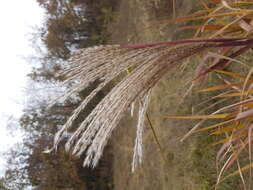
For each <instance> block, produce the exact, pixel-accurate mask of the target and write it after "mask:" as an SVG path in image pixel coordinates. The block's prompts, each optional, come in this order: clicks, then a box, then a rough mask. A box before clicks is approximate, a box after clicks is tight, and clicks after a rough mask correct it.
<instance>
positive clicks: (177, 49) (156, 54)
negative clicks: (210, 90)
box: [54, 43, 210, 170]
mask: <svg viewBox="0 0 253 190" xmlns="http://www.w3.org/2000/svg"><path fill="white" fill-rule="evenodd" d="M206 47H210V44H207V43H200V44H186V45H185V44H184V45H176V46H174V47H171V46H168V45H158V46H151V47H143V48H122V47H121V46H119V45H106V46H96V47H93V48H87V49H82V50H80V51H79V52H78V53H77V54H76V55H75V56H73V57H72V58H71V60H70V61H69V64H68V66H67V68H66V69H65V70H64V71H63V72H62V74H64V75H66V76H67V77H68V78H67V80H66V81H65V83H71V82H72V83H73V84H74V85H73V87H72V88H71V89H70V90H69V91H68V92H66V95H65V96H63V97H62V98H61V99H62V100H65V99H66V98H68V96H69V95H71V94H73V93H76V92H79V91H81V90H83V89H85V88H86V87H88V86H89V85H90V84H91V83H92V82H94V81H96V80H99V81H100V83H99V85H98V86H97V87H96V88H95V89H94V90H93V91H92V92H91V93H90V94H89V95H88V96H87V97H86V99H84V100H83V102H82V103H81V104H80V105H79V107H78V108H77V109H76V110H74V112H73V115H72V116H71V117H70V118H69V119H68V121H67V122H66V124H65V125H64V126H63V127H62V128H61V130H60V131H59V132H58V133H57V134H56V136H55V142H54V146H55V148H57V145H58V143H59V142H60V140H61V138H62V137H63V134H64V132H65V131H68V130H69V129H70V127H71V126H72V124H73V121H75V119H76V118H77V117H78V115H79V114H80V113H81V111H82V110H83V109H84V108H85V107H86V105H87V104H88V103H89V101H90V100H91V99H92V98H93V97H94V96H95V95H96V94H97V93H98V92H99V91H100V90H101V89H103V88H104V87H105V86H106V85H107V84H108V83H109V82H110V81H112V80H113V79H115V78H116V77H118V76H123V77H121V80H119V81H118V82H117V84H116V85H115V86H114V87H113V88H112V90H111V91H110V92H109V93H108V94H107V95H106V96H105V97H104V98H103V99H102V100H101V101H100V103H99V104H98V105H97V106H96V107H95V108H94V110H93V111H92V112H91V113H90V114H89V115H88V117H87V118H86V119H85V120H84V121H83V122H82V123H81V124H80V126H79V127H78V129H77V130H76V131H75V132H74V133H73V135H72V136H71V137H70V139H69V140H68V142H67V143H66V149H67V150H68V151H71V152H72V153H73V154H74V155H77V156H80V155H82V154H86V157H85V160H84V166H92V167H95V166H96V164H97V163H98V161H99V158H100V157H101V155H102V153H103V150H104V147H105V145H106V144H107V141H108V139H109V137H110V136H111V134H112V131H113V130H114V129H115V128H116V127H117V125H118V123H119V121H120V119H121V118H122V117H123V115H124V113H125V112H126V111H127V110H128V109H129V107H130V106H131V105H132V104H133V103H134V102H139V120H138V124H137V135H136V141H135V147H134V156H133V163H132V170H134V169H135V168H136V167H137V165H138V163H141V160H142V152H143V150H142V134H143V131H144V118H145V114H146V112H147V108H148V102H149V96H150V91H151V88H152V87H154V86H155V84H157V82H158V81H159V79H161V78H162V77H163V75H164V74H165V73H167V72H168V71H169V70H170V69H171V68H172V67H173V66H175V65H177V64H178V62H180V61H182V59H184V58H186V57H189V56H191V55H193V54H195V53H198V52H200V51H201V50H203V49H205V48H206ZM128 68H131V70H132V71H131V72H130V73H129V74H126V70H127V69H128Z"/></svg>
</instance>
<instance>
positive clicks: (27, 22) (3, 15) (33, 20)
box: [0, 0, 44, 176]
mask: <svg viewBox="0 0 253 190" xmlns="http://www.w3.org/2000/svg"><path fill="white" fill-rule="evenodd" d="M43 16H44V15H43V10H42V8H40V7H39V6H38V4H37V3H36V0H24V1H21V0H11V1H8V0H7V1H1V4H0V24H1V30H0V51H1V60H0V62H1V69H0V87H1V92H0V139H1V140H0V176H1V175H2V174H3V171H4V164H5V160H4V159H3V157H2V155H1V154H2V153H3V152H4V151H6V150H7V148H8V147H10V146H11V145H12V144H13V143H15V142H18V140H19V139H20V135H19V134H16V136H10V135H8V132H7V130H6V124H7V120H8V119H9V117H10V116H13V117H15V118H18V117H19V116H20V115H21V113H22V109H23V105H22V102H24V98H25V97H24V95H23V91H24V88H25V85H26V80H27V79H26V75H27V74H28V73H29V71H30V69H31V64H29V63H28V62H27V60H26V59H24V58H23V57H28V56H29V55H32V54H34V51H33V49H32V47H31V41H30V40H29V39H31V33H32V32H33V28H34V27H40V26H41V24H42V21H43Z"/></svg>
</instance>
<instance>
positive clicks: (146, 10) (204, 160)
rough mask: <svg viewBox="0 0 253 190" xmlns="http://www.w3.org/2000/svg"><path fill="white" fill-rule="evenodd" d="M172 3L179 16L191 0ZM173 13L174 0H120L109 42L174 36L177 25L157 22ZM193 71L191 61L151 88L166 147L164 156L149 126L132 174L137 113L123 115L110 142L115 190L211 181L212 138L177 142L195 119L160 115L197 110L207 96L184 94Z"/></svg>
mask: <svg viewBox="0 0 253 190" xmlns="http://www.w3.org/2000/svg"><path fill="white" fill-rule="evenodd" d="M176 2H177V15H182V14H185V13H187V12H189V11H190V9H191V8H192V4H193V3H194V2H193V1H189V0H181V1H176ZM171 15H172V1H168V0H159V1H158V0H153V1H151V0H150V1H147V0H122V1H121V4H120V7H119V11H118V13H117V19H116V21H115V23H114V24H113V25H112V26H111V27H110V30H111V33H112V39H111V43H113V44H115V43H117V44H126V43H138V42H151V41H164V40H167V41H168V40H170V39H172V38H175V29H176V26H165V27H162V28H160V27H157V26H156V24H157V23H158V22H159V21H160V20H161V21H162V20H165V19H166V18H167V19H168V18H169V17H171ZM150 26H152V27H150ZM193 71H194V63H191V64H190V66H186V67H185V68H184V69H182V68H181V69H178V68H177V70H174V71H172V72H170V73H169V74H168V75H167V76H166V77H165V78H164V79H163V80H162V81H161V82H160V83H159V85H157V86H156V87H155V89H154V90H153V92H152V101H151V105H150V109H149V114H150V118H151V120H152V123H153V125H154V127H155V130H156V132H157V135H158V137H159V139H160V141H161V144H162V147H163V149H164V157H165V161H164V159H162V156H161V153H160V151H159V150H158V147H157V145H156V144H155V141H154V139H153V136H152V133H151V130H150V128H148V127H147V128H146V132H145V137H144V141H145V143H144V144H145V149H144V150H145V153H144V162H143V164H142V166H141V167H140V168H139V169H138V170H137V171H136V172H135V173H131V161H132V155H133V146H134V139H135V131H136V128H135V118H130V117H126V118H125V119H124V120H123V121H122V123H121V126H120V127H119V128H117V130H115V132H114V134H113V140H112V141H113V142H112V144H113V149H114V150H113V152H114V162H113V171H114V172H113V173H114V187H115V189H116V190H137V189H138V190H154V189H155V190H208V189H211V186H212V185H213V184H214V183H215V179H216V170H215V163H214V158H215V153H214V150H213V147H210V146H207V144H208V142H210V141H212V140H213V139H212V138H210V137H208V135H205V134H202V135H199V136H198V135H195V136H192V137H190V138H189V139H188V140H186V141H185V142H184V143H180V141H179V139H180V137H182V136H183V135H184V134H185V133H186V132H187V131H188V130H189V129H190V128H191V127H192V126H193V125H194V122H192V121H178V120H169V119H164V118H162V116H164V115H180V114H192V113H193V112H195V111H196V109H197V108H196V107H194V105H196V104H197V103H199V102H201V101H203V100H205V99H206V98H208V97H207V96H203V95H199V94H197V93H192V92H191V93H190V94H189V95H188V96H187V97H186V98H183V96H184V95H185V94H186V92H187V90H188V88H189V87H190V84H189V83H188V82H189V81H190V79H191V78H192V76H193ZM146 126H148V125H146ZM204 145H206V146H204ZM234 183H235V182H234ZM233 185H234V184H233V183H228V184H225V185H223V186H222V187H221V188H220V190H226V189H233Z"/></svg>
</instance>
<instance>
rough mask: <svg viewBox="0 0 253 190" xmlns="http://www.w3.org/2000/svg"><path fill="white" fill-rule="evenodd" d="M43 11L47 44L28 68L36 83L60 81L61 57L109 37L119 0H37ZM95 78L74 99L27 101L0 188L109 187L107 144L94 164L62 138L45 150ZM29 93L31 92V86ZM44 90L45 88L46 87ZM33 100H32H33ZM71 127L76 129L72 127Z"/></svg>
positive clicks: (82, 189)
mask: <svg viewBox="0 0 253 190" xmlns="http://www.w3.org/2000/svg"><path fill="white" fill-rule="evenodd" d="M36 1H37V2H38V3H39V5H40V6H42V7H43V8H44V9H45V11H46V19H45V21H44V25H43V27H42V29H41V30H39V31H38V32H39V34H40V35H39V36H40V38H41V41H42V42H43V44H44V46H45V47H46V49H47V54H46V55H43V56H45V57H42V59H41V62H40V66H39V67H36V68H34V70H33V71H32V72H31V73H30V74H29V77H30V78H31V80H33V81H34V83H38V84H39V83H51V84H54V83H56V82H57V81H59V80H60V81H61V80H62V78H61V77H59V76H56V75H55V72H56V71H58V70H59V69H60V68H61V66H62V65H61V64H62V63H63V61H64V60H67V59H68V58H69V57H70V54H71V53H72V52H73V51H74V50H76V49H80V48H85V47H89V46H93V45H96V44H103V43H105V41H106V40H107V38H108V35H109V34H108V32H107V29H106V26H107V24H108V23H109V22H111V21H112V19H113V15H114V10H115V8H116V6H117V3H118V0H104V1H103V0H36ZM95 85H96V84H93V85H91V86H90V87H89V88H88V89H85V90H83V91H82V92H80V93H79V97H78V98H77V100H75V101H73V100H67V101H65V102H64V103H59V104H56V105H54V106H52V107H51V108H50V109H46V104H47V102H43V101H41V102H35V103H33V105H28V106H27V108H26V109H25V110H24V114H23V115H22V117H21V118H20V120H19V125H20V127H21V128H22V129H23V130H24V131H25V134H26V137H25V138H24V140H23V143H22V144H19V145H17V146H15V147H14V148H13V149H12V150H11V151H10V152H9V153H8V156H7V157H8V170H7V171H6V173H5V177H3V178H1V179H0V189H5V190H24V189H26V188H30V187H32V189H34V190H45V189H46V190H112V189H113V170H112V158H113V154H112V151H111V146H110V145H109V146H107V147H106V151H105V153H104V156H103V158H102V159H101V161H100V163H99V165H98V167H97V168H95V169H90V168H83V167H82V158H76V157H73V156H71V155H70V154H69V153H66V152H65V149H64V143H65V142H66V140H67V137H66V139H63V142H62V143H61V146H60V147H59V149H58V152H57V153H55V152H52V153H50V154H47V153H46V152H45V151H44V150H47V149H49V148H51V147H52V144H53V138H54V134H55V133H56V131H58V130H59V129H60V128H61V126H62V125H63V124H64V123H65V122H66V120H67V119H68V117H69V116H70V115H71V113H72V111H73V110H74V109H75V108H76V107H77V105H78V104H79V103H80V101H82V100H83V99H84V98H85V97H86V96H87V94H89V91H90V90H92V89H93V88H94V87H93V86H95ZM31 93H32V92H31ZM44 93H45V95H46V94H47V93H48V92H47V89H45V90H44ZM103 96H104V91H102V92H100V93H99V95H98V96H97V97H95V98H94V100H92V102H91V103H90V105H88V109H86V110H84V111H83V112H82V113H81V117H79V118H77V119H76V121H75V125H74V128H75V126H77V125H78V124H80V122H81V121H82V120H83V119H84V118H85V117H86V116H87V115H88V114H89V112H90V111H91V110H92V109H93V108H94V106H95V105H96V104H97V103H98V102H99V101H100V100H101V98H102V97H103ZM34 105H35V106H34ZM74 128H73V129H70V131H69V132H70V133H71V131H74V130H75V129H74Z"/></svg>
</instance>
